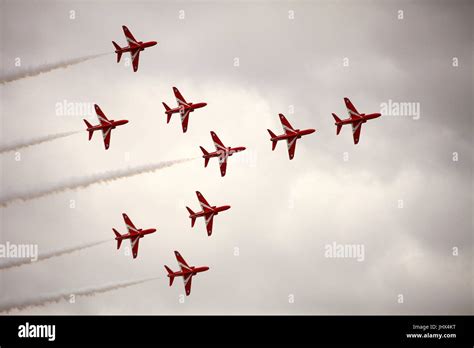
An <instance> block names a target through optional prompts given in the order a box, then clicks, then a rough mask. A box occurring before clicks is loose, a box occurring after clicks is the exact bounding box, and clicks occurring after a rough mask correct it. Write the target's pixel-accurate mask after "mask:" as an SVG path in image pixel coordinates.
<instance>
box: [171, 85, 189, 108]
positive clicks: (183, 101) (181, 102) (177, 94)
mask: <svg viewBox="0 0 474 348" xmlns="http://www.w3.org/2000/svg"><path fill="white" fill-rule="evenodd" d="M173 93H174V96H175V98H176V102H177V103H178V105H179V106H189V104H188V102H187V101H186V99H184V97H183V96H182V95H181V93H180V92H179V90H178V89H177V88H176V87H173Z"/></svg>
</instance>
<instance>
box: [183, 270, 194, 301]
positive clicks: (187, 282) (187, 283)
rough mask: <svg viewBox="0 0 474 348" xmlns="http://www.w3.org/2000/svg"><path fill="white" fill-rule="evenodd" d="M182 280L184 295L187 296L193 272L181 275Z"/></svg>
mask: <svg viewBox="0 0 474 348" xmlns="http://www.w3.org/2000/svg"><path fill="white" fill-rule="evenodd" d="M183 280H184V290H185V291H186V296H189V294H190V293H191V282H192V280H193V274H192V273H190V274H187V275H185V276H184V277H183Z"/></svg>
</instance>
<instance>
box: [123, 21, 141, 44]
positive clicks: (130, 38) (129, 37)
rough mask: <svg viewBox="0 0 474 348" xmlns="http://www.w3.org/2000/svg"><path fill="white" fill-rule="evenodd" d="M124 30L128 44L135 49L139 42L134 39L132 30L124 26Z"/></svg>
mask: <svg viewBox="0 0 474 348" xmlns="http://www.w3.org/2000/svg"><path fill="white" fill-rule="evenodd" d="M122 29H123V33H124V34H125V38H126V39H127V42H128V44H129V45H130V47H133V46H138V42H137V40H136V39H135V38H134V37H133V35H132V33H131V32H130V30H128V28H127V27H126V26H125V25H123V26H122Z"/></svg>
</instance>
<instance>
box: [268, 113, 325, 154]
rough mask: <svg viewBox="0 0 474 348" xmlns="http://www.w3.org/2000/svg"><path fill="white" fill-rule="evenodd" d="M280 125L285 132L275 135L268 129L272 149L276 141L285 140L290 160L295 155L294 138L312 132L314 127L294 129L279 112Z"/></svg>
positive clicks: (299, 137)
mask: <svg viewBox="0 0 474 348" xmlns="http://www.w3.org/2000/svg"><path fill="white" fill-rule="evenodd" d="M279 116H280V121H281V125H282V127H283V131H284V132H285V134H282V135H275V133H273V132H272V131H271V130H270V129H267V130H268V133H270V140H271V142H272V151H273V150H275V147H276V145H277V142H278V141H280V140H286V142H287V145H288V155H289V156H290V160H292V159H293V157H294V156H295V149H296V140H298V139H301V137H302V136H304V135H308V134H311V133H314V132H315V131H316V129H303V130H300V129H294V128H293V127H292V126H291V124H290V122H288V120H287V119H286V118H285V116H283V114H279Z"/></svg>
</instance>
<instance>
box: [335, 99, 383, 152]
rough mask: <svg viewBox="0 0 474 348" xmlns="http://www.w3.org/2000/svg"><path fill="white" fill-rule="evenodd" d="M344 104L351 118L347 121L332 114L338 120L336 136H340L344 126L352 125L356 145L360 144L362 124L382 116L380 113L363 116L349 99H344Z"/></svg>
mask: <svg viewBox="0 0 474 348" xmlns="http://www.w3.org/2000/svg"><path fill="white" fill-rule="evenodd" d="M344 102H345V103H346V107H347V112H348V113H349V118H346V119H345V120H341V119H340V118H339V117H337V115H336V114H332V116H333V117H334V119H335V120H336V123H335V125H336V126H337V129H336V134H339V132H340V131H341V128H342V126H343V125H345V124H351V125H352V136H353V137H354V144H358V143H359V137H360V130H361V128H362V123H365V122H367V120H371V119H374V118H377V117H380V116H382V114H380V113H374V114H368V115H366V114H361V113H359V112H358V111H357V109H356V108H355V107H354V105H353V104H352V103H351V101H350V100H349V98H344Z"/></svg>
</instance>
